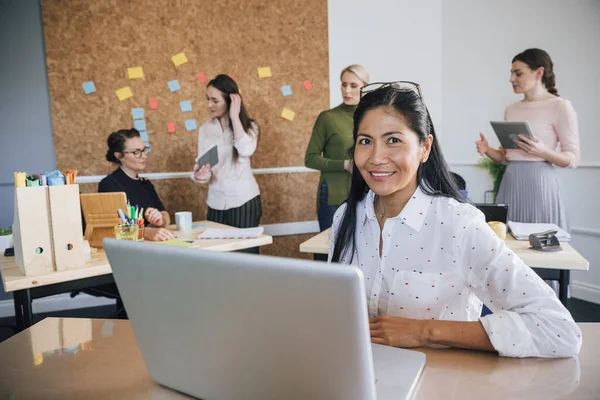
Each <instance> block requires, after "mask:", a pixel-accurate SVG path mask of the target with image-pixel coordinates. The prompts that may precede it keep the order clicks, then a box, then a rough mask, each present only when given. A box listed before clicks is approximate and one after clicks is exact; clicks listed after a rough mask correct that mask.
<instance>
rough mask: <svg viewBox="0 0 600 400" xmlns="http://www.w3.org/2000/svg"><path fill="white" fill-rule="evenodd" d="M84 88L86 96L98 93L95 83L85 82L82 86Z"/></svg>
mask: <svg viewBox="0 0 600 400" xmlns="http://www.w3.org/2000/svg"><path fill="white" fill-rule="evenodd" d="M81 87H83V92H84V93H85V94H90V93H96V85H94V81H89V82H84V83H82V84H81Z"/></svg>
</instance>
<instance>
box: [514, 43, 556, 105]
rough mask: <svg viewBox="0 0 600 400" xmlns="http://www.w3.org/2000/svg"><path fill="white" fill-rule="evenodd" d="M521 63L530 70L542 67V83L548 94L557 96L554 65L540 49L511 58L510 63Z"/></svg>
mask: <svg viewBox="0 0 600 400" xmlns="http://www.w3.org/2000/svg"><path fill="white" fill-rule="evenodd" d="M515 61H521V62H523V63H525V64H527V66H528V67H529V68H531V69H532V70H536V69H538V68H540V67H544V75H543V76H542V83H543V84H544V86H545V87H546V90H548V93H552V94H553V95H555V96H558V90H557V89H556V76H555V75H554V64H553V63H552V59H551V58H550V55H549V54H548V53H546V52H545V51H544V50H542V49H527V50H525V51H524V52H522V53H519V54H517V55H516V56H514V57H513V59H512V62H515Z"/></svg>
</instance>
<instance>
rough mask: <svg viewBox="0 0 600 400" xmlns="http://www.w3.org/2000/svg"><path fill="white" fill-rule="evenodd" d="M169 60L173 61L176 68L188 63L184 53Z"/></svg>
mask: <svg viewBox="0 0 600 400" xmlns="http://www.w3.org/2000/svg"><path fill="white" fill-rule="evenodd" d="M171 60H173V64H175V66H176V67H179V66H180V65H183V64H185V63H187V62H188V59H187V57H186V56H185V54H184V53H178V54H175V55H174V56H173V57H171Z"/></svg>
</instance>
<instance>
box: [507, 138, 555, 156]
mask: <svg viewBox="0 0 600 400" xmlns="http://www.w3.org/2000/svg"><path fill="white" fill-rule="evenodd" d="M513 142H514V143H515V144H516V145H517V147H519V148H520V149H521V150H523V151H524V152H525V153H527V154H531V155H532V156H536V157H540V158H543V159H546V155H547V154H548V148H547V147H546V145H545V144H544V142H542V141H541V140H540V139H538V138H533V139H531V138H529V137H527V136H525V135H521V134H519V139H518V140H513Z"/></svg>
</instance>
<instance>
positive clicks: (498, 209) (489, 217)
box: [473, 203, 508, 224]
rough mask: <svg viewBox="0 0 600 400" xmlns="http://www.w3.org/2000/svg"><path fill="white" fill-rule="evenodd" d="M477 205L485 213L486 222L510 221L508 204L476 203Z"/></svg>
mask: <svg viewBox="0 0 600 400" xmlns="http://www.w3.org/2000/svg"><path fill="white" fill-rule="evenodd" d="M473 205H474V206H475V207H477V208H478V209H479V211H481V212H482V213H483V215H485V222H490V221H499V222H503V223H505V224H506V223H507V222H508V204H495V203H474V204H473Z"/></svg>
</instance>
